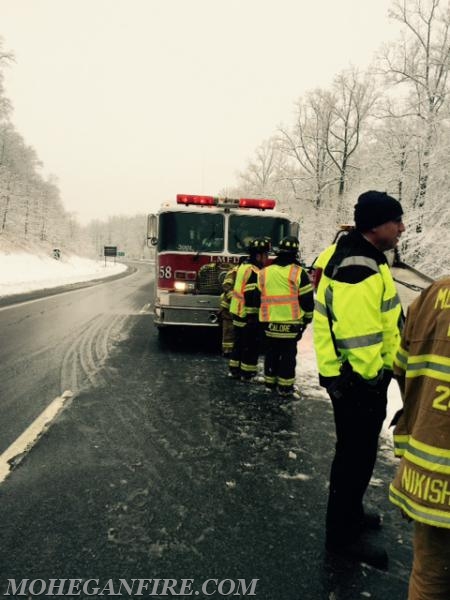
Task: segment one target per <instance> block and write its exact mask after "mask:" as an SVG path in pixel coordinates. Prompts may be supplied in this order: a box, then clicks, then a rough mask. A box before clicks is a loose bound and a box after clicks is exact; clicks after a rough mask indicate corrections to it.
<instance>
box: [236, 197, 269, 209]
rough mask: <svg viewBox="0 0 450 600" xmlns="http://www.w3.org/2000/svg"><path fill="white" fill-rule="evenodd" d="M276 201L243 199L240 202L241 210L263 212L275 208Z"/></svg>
mask: <svg viewBox="0 0 450 600" xmlns="http://www.w3.org/2000/svg"><path fill="white" fill-rule="evenodd" d="M275 205H276V201H275V200H268V199H266V198H241V199H240V200H239V207H240V208H259V209H261V210H267V209H273V208H275Z"/></svg>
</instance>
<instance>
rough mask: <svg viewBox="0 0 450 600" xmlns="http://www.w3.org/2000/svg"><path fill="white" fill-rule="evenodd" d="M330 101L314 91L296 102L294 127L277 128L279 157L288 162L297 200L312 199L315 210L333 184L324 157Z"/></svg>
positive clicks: (287, 175) (286, 174)
mask: <svg viewBox="0 0 450 600" xmlns="http://www.w3.org/2000/svg"><path fill="white" fill-rule="evenodd" d="M331 105H332V98H331V97H330V95H329V93H328V92H326V91H324V90H321V89H317V90H315V91H314V92H309V93H307V94H306V95H305V97H304V98H303V99H302V98H301V99H299V100H298V102H297V114H296V121H295V123H294V126H293V127H292V128H291V129H288V128H287V127H280V128H279V144H280V150H281V152H282V154H284V155H285V156H286V157H287V158H288V163H286V164H285V168H284V179H285V180H287V181H288V182H289V183H290V185H291V187H292V190H293V192H294V195H295V197H296V198H300V197H301V196H302V195H305V196H307V197H312V199H313V200H312V202H313V205H314V206H315V208H317V209H319V208H320V207H321V206H322V203H323V194H324V191H325V190H326V189H327V188H328V187H329V186H330V185H332V183H334V182H335V177H334V175H333V173H332V171H331V166H332V165H331V160H330V157H329V155H328V153H327V143H328V142H327V138H328V135H329V131H328V126H329V111H330V106H331Z"/></svg>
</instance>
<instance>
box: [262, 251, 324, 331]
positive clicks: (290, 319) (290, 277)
mask: <svg viewBox="0 0 450 600" xmlns="http://www.w3.org/2000/svg"><path fill="white" fill-rule="evenodd" d="M258 289H259V291H260V308H259V320H260V321H261V322H263V323H268V322H272V323H301V324H303V323H309V322H310V321H311V319H312V310H311V309H312V306H313V305H312V302H313V300H312V298H313V293H312V290H313V288H312V285H311V283H310V281H309V277H308V275H307V273H306V271H305V270H304V269H303V268H302V267H301V266H300V265H298V264H296V263H291V264H287V265H280V264H276V263H274V264H272V265H269V266H268V267H265V268H264V269H261V271H260V272H259V274H258Z"/></svg>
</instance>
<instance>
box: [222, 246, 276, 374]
mask: <svg viewBox="0 0 450 600" xmlns="http://www.w3.org/2000/svg"><path fill="white" fill-rule="evenodd" d="M269 252H270V242H269V240H268V239H267V238H256V239H254V240H252V241H251V242H250V244H249V258H248V259H247V260H246V261H245V262H243V263H242V264H241V265H240V266H239V267H238V270H237V273H236V281H235V284H234V288H233V295H232V298H231V303H230V313H231V316H232V319H233V332H234V343H233V350H232V352H231V357H230V362H229V375H230V376H231V377H235V378H242V379H243V380H248V381H250V380H252V379H253V378H254V377H255V376H256V374H257V362H258V354H259V322H258V305H257V301H256V295H255V290H256V286H257V277H258V272H259V270H260V269H261V268H262V267H264V265H265V264H266V263H267V260H268V258H269Z"/></svg>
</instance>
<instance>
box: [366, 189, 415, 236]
mask: <svg viewBox="0 0 450 600" xmlns="http://www.w3.org/2000/svg"><path fill="white" fill-rule="evenodd" d="M402 214H403V209H402V205H401V204H400V202H399V201H398V200H396V199H395V198H392V196H388V195H387V194H386V192H376V191H374V190H370V191H368V192H364V194H361V195H360V196H359V198H358V202H357V203H356V204H355V226H356V229H357V230H358V231H368V230H369V229H372V227H378V225H382V224H383V223H387V222H388V221H394V220H396V219H398V218H399V217H401V216H402Z"/></svg>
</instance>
